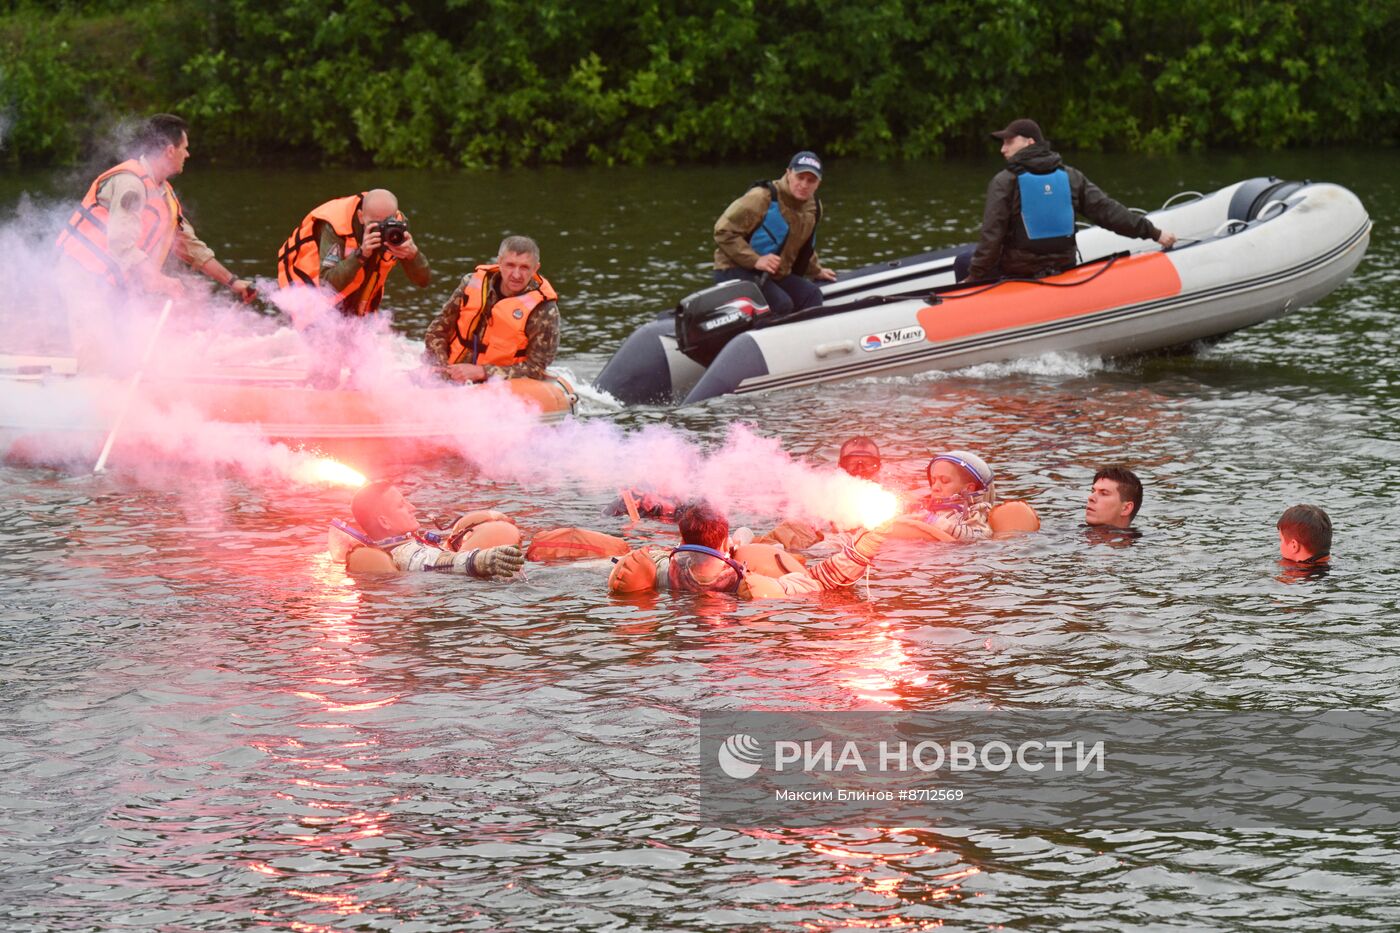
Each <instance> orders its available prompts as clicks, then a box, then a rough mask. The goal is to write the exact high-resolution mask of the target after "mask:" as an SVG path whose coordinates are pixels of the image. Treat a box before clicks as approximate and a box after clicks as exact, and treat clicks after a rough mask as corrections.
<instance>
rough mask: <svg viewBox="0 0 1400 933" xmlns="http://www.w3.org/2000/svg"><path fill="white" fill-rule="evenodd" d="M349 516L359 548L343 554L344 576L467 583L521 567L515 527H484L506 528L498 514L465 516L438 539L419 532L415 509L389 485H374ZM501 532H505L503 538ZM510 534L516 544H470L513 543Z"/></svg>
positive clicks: (356, 501) (522, 559)
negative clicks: (409, 576) (482, 543)
mask: <svg viewBox="0 0 1400 933" xmlns="http://www.w3.org/2000/svg"><path fill="white" fill-rule="evenodd" d="M350 510H351V514H353V515H354V516H355V522H356V523H357V524H358V525H359V526H360V528H361V530H362V531H363V532H364V534H363V536H362V537H357V538H356V542H357V544H358V545H359V546H357V547H352V548H351V549H350V550H349V552H348V553H347V554H346V558H345V566H346V569H347V570H351V571H366V572H375V571H394V570H409V571H413V570H438V571H442V572H444V573H461V574H466V575H467V576H471V577H490V578H506V577H512V576H514V575H515V574H516V572H517V571H519V570H520V568H521V567H523V566H524V565H525V555H524V554H523V553H522V552H521V550H520V544H519V542H520V533H519V531H518V530H514V529H513V526H512V528H509V529H501V528H491V529H485V528H484V527H483V526H484V525H486V524H492V525H506V524H508V520H507V519H506V517H505V516H504V515H502V514H501V513H499V512H469V513H467V514H466V515H464V516H462V517H461V518H460V519H458V520H457V523H456V524H455V525H454V526H453V527H452V530H451V531H449V532H448V533H447V534H445V535H437V534H434V533H432V532H426V531H423V530H422V525H421V524H420V523H419V521H418V512H417V510H416V509H415V508H414V507H413V504H412V503H411V502H409V501H408V500H407V499H405V498H404V495H403V493H402V492H400V491H399V489H398V487H397V486H395V485H394V484H392V483H388V482H374V483H370V484H369V485H367V486H365V487H364V488H362V489H361V490H360V491H359V492H358V493H356V494H355V498H354V501H353V502H352V503H351V505H350ZM341 527H342V528H344V526H341ZM502 531H505V532H506V535H505V537H504V538H503V537H502V536H501V532H502ZM511 531H513V532H514V533H513V539H514V541H515V543H514V544H501V545H497V546H494V547H473V546H472V541H473V539H477V540H485V539H486V537H487V535H488V534H489V535H490V536H492V537H494V538H495V539H496V540H507V539H509V538H510V537H512V535H511V534H510V532H511Z"/></svg>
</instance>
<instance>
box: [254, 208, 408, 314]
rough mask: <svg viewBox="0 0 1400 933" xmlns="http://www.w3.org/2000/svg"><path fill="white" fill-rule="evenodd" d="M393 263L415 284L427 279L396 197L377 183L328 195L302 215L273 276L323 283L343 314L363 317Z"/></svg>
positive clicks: (379, 294) (373, 308)
mask: <svg viewBox="0 0 1400 933" xmlns="http://www.w3.org/2000/svg"><path fill="white" fill-rule="evenodd" d="M396 265H402V266H403V271H404V274H405V275H407V276H408V280H409V281H410V282H412V283H413V284H414V285H417V286H418V287H419V288H425V287H427V285H428V283H429V282H430V281H431V278H432V273H431V270H430V269H429V268H428V258H427V257H426V256H424V255H423V253H422V252H421V251H420V250H419V249H418V244H417V243H415V242H414V241H413V234H412V233H411V232H409V230H408V220H407V218H405V217H404V215H403V212H402V211H400V210H399V199H398V198H396V197H394V193H393V192H392V191H389V190H387V189H384V188H375V189H373V190H371V191H365V192H363V193H361V194H352V195H350V196H349V197H344V198H336V199H335V200H332V201H327V202H326V203H325V204H322V205H321V206H320V207H317V208H316V209H315V210H313V211H312V212H311V213H309V214H307V215H306V216H305V217H303V218H302V221H301V223H300V224H298V225H297V228H296V229H295V230H293V231H292V235H291V236H290V237H288V238H287V242H286V243H284V244H282V249H281V251H280V252H279V253H278V254H277V280H278V282H280V283H281V285H282V286H283V287H284V288H285V287H286V286H288V285H295V284H301V285H312V286H321V287H323V288H325V289H327V290H329V291H331V292H333V293H334V294H335V303H336V307H337V308H339V309H340V311H341V312H342V313H343V314H347V315H353V316H358V317H363V316H364V315H366V314H373V313H374V312H375V311H377V310H378V309H379V302H380V300H381V299H382V298H383V297H384V283H385V281H386V280H387V279H388V277H389V273H390V272H391V271H392V270H393V268H394V266H396Z"/></svg>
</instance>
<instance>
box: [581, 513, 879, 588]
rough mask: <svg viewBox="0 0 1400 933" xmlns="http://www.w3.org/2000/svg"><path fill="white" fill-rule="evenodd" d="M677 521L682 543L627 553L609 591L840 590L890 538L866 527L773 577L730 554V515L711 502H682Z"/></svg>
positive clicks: (861, 572) (612, 577) (862, 573)
mask: <svg viewBox="0 0 1400 933" xmlns="http://www.w3.org/2000/svg"><path fill="white" fill-rule="evenodd" d="M676 523H677V524H678V525H679V526H680V531H681V542H682V543H681V545H680V546H679V547H676V548H661V547H644V548H639V549H637V550H635V551H633V552H632V553H630V554H628V555H627V556H626V557H624V558H622V559H621V560H620V561H619V562H618V563H617V566H615V567H614V568H613V571H612V574H611V575H610V576H609V577H608V591H609V592H612V593H637V592H643V591H646V590H653V589H658V588H660V589H670V590H676V591H680V592H688V593H729V594H732V595H735V596H738V597H739V598H740V599H763V598H771V597H781V596H797V595H803V594H808V593H816V592H819V591H821V590H835V589H840V588H842V587H846V586H850V585H851V584H852V583H855V582H856V581H857V580H859V579H860V578H861V577H862V576H863V575H864V574H865V571H866V569H867V568H868V567H869V566H870V564H871V562H872V561H873V560H874V559H875V556H876V555H877V554H878V553H879V551H880V545H881V544H882V543H883V542H884V540H885V532H884V530H883V528H882V529H876V530H874V531H867V532H864V533H863V534H861V535H860V536H858V537H857V538H856V539H855V541H854V542H853V543H852V544H850V545H848V546H846V547H844V548H842V549H841V551H840V552H838V553H836V554H833V555H832V556H831V557H828V558H826V559H825V560H820V561H815V562H813V563H811V564H808V565H805V566H804V565H802V564H800V563H797V562H794V564H793V565H792V569H791V570H790V572H786V573H783V574H782V575H781V576H778V577H770V576H766V575H764V574H761V573H755V572H753V571H751V570H750V569H749V568H748V567H747V566H745V565H744V564H743V563H741V562H739V561H737V560H735V559H734V558H733V557H731V556H730V540H729V520H728V519H727V518H725V517H724V515H722V514H720V512H719V511H718V510H716V509H715V508H714V507H713V506H711V505H709V504H708V503H704V502H697V503H690V504H688V505H685V506H683V507H682V508H681V509H680V511H679V512H678V513H677V522H676ZM784 569H787V568H784Z"/></svg>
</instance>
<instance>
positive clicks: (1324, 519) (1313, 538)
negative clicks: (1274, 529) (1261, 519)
mask: <svg viewBox="0 0 1400 933" xmlns="http://www.w3.org/2000/svg"><path fill="white" fill-rule="evenodd" d="M1278 550H1279V557H1280V559H1281V560H1282V562H1283V563H1284V565H1285V566H1286V567H1289V568H1291V569H1305V568H1306V569H1312V568H1318V567H1325V566H1327V565H1328V564H1329V563H1331V560H1332V519H1331V518H1330V517H1328V515H1327V513H1326V512H1324V511H1323V510H1322V509H1321V508H1319V507H1318V506H1315V505H1295V506H1292V507H1290V508H1288V509H1286V510H1284V513H1283V514H1282V515H1281V516H1279V520H1278Z"/></svg>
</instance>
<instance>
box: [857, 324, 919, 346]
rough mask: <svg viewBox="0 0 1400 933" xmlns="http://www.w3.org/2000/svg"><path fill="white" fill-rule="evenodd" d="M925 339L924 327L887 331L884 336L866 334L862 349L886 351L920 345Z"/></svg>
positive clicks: (862, 339)
mask: <svg viewBox="0 0 1400 933" xmlns="http://www.w3.org/2000/svg"><path fill="white" fill-rule="evenodd" d="M923 339H924V329H923V328H922V327H901V328H899V329H898V330H887V331H885V332H884V333H883V334H866V335H865V336H864V337H862V338H860V348H861V349H862V350H865V351H867V352H869V351H873V350H884V349H887V348H889V347H897V346H899V345H901V344H905V343H918V342H919V341H920V340H923Z"/></svg>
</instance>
